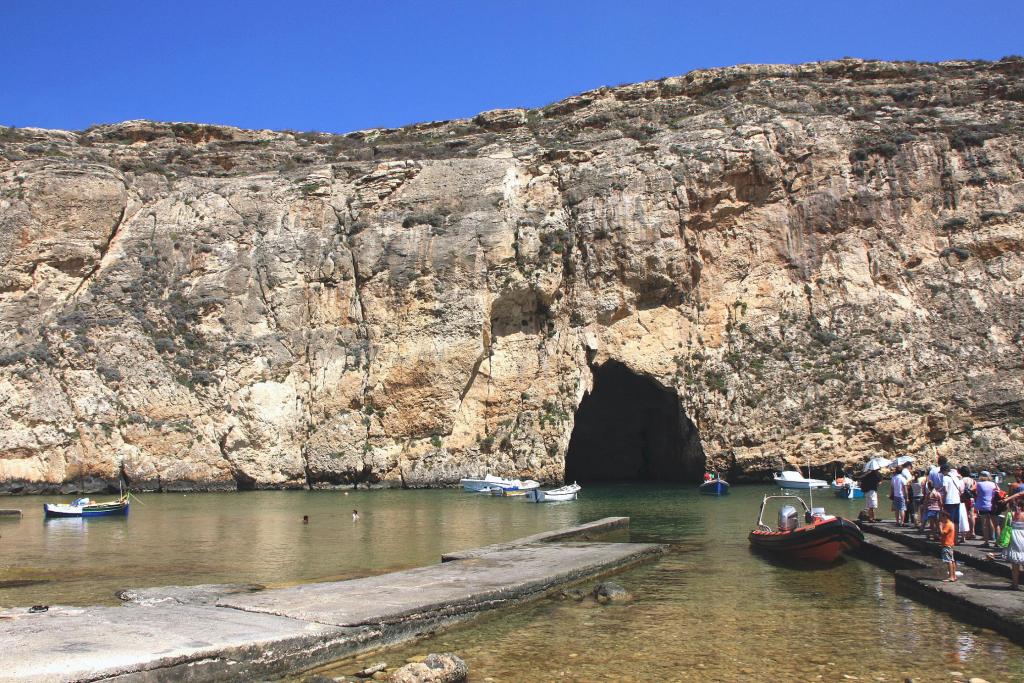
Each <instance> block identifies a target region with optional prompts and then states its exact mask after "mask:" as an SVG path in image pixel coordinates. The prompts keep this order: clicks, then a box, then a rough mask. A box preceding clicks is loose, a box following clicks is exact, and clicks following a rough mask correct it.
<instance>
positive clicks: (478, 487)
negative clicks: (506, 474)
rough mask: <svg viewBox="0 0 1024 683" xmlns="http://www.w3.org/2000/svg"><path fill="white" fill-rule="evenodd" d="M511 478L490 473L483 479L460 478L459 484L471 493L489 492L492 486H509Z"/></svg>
mask: <svg viewBox="0 0 1024 683" xmlns="http://www.w3.org/2000/svg"><path fill="white" fill-rule="evenodd" d="M512 482H513V480H512V479H503V478H501V477H495V476H494V475H492V474H488V475H487V476H485V477H484V478H483V479H460V480H459V484H460V485H461V486H462V488H463V489H464V490H466V491H470V492H472V493H490V491H491V489H492V488H494V487H504V486H510V485H511V484H512Z"/></svg>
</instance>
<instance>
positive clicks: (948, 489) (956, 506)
mask: <svg viewBox="0 0 1024 683" xmlns="http://www.w3.org/2000/svg"><path fill="white" fill-rule="evenodd" d="M939 471H940V472H941V473H942V491H943V495H944V496H945V497H944V499H943V501H942V503H943V505H944V506H945V508H946V513H947V514H949V519H950V521H951V522H953V526H954V528H956V529H957V533H958V534H959V532H960V529H959V526H960V490H961V489H960V480H959V479H958V478H956V477H954V476H953V475H952V472H950V469H949V465H948V464H946V465H943V466H942V467H940V468H939ZM940 519H941V516H940Z"/></svg>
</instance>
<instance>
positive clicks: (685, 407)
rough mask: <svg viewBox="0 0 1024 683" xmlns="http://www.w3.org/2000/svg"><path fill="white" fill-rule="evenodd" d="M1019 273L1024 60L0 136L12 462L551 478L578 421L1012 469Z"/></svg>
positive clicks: (715, 447) (703, 76)
mask: <svg viewBox="0 0 1024 683" xmlns="http://www.w3.org/2000/svg"><path fill="white" fill-rule="evenodd" d="M1022 291H1024V60H1022V59H1019V58H1008V59H1005V60H1002V61H999V62H994V63H987V62H947V63H941V64H918V63H885V62H870V61H861V60H853V59H845V60H841V61H835V62H825V63H815V64H805V65H800V66H739V67H734V68H726V69H715V70H709V71H698V72H693V73H690V74H687V75H685V76H681V77H675V78H667V79H664V80H661V81H656V82H648V83H641V84H637V85H630V86H624V87H617V88H602V89H599V90H595V91H593V92H587V93H584V94H581V95H578V96H575V97H571V98H569V99H567V100H564V101H562V102H558V103H556V104H552V105H550V106H548V107H545V108H543V109H539V110H533V111H526V110H506V111H492V112H485V113H483V114H480V115H479V116H476V117H475V118H473V119H466V120H458V121H449V122H442V123H429V124H421V125H415V126H410V127H408V128H402V129H388V130H383V129H382V130H368V131H360V132H357V133H352V134H348V135H337V136H336V135H327V134H316V133H294V132H272V131H249V130H239V129H234V128H228V127H219V126H207V125H196V124H164V123H153V122H148V121H131V122H126V123H122V124H117V125H109V126H99V127H96V128H91V129H88V130H85V131H82V132H63V131H50V130H39V129H11V128H0V482H2V484H0V487H3V489H4V490H8V491H34V490H43V489H56V488H60V487H61V486H62V485H63V486H64V488H66V489H71V488H74V487H76V486H78V485H79V483H80V482H81V483H84V485H85V486H86V488H93V489H95V488H97V487H101V486H105V485H109V484H110V483H111V482H114V481H116V478H117V477H118V475H119V474H120V473H123V474H124V476H125V477H126V478H127V480H128V481H129V482H130V483H131V485H132V486H133V487H136V488H147V489H148V488H162V489H164V490H175V489H191V488H194V489H219V488H222V489H233V488H254V487H304V486H320V485H331V484H351V483H353V482H367V483H373V482H384V483H391V484H404V485H408V486H419V485H434V484H445V483H451V482H453V481H454V480H456V479H458V478H459V477H460V476H462V475H468V474H478V473H482V472H485V471H490V472H495V473H499V474H509V475H518V476H532V477H535V478H541V479H545V480H559V479H561V478H562V476H563V474H564V471H565V456H566V453H567V451H569V450H571V449H570V448H569V445H570V439H571V438H573V428H574V423H575V421H576V420H577V417H578V416H581V415H584V414H590V415H593V416H594V417H592V418H588V420H590V424H589V425H581V430H579V431H580V433H581V434H582V433H583V432H586V433H587V434H589V435H590V436H589V437H588V436H586V435H581V436H579V439H580V443H585V444H587V445H586V446H579V447H578V448H576V451H578V453H575V454H574V455H573V456H572V457H574V458H578V459H579V460H580V462H577V463H574V465H573V467H574V469H577V470H578V471H580V472H583V473H584V474H585V473H586V458H587V457H589V453H590V452H591V451H594V452H595V453H596V450H600V448H601V444H608V445H607V447H606V451H607V452H604V453H599V454H597V455H595V456H594V457H595V458H598V457H600V458H604V459H605V460H606V461H607V462H606V463H605V464H606V465H609V463H612V461H613V460H614V459H615V457H616V453H621V458H622V459H624V460H625V459H633V460H636V461H637V463H639V464H637V466H636V467H635V468H634V474H637V475H638V476H661V477H665V478H686V477H689V476H692V475H693V474H694V473H695V472H697V471H698V470H699V469H700V468H702V467H703V466H704V458H705V456H706V457H707V459H708V462H709V463H710V466H713V467H716V468H718V469H721V470H723V471H731V473H732V475H733V476H736V477H739V478H743V477H753V478H756V477H759V476H762V475H763V474H764V473H765V472H767V471H769V470H771V469H772V468H776V467H778V466H779V465H781V464H782V462H783V461H784V460H785V461H789V462H793V463H798V462H800V463H802V462H805V461H806V460H807V459H808V458H810V459H811V460H812V461H813V462H814V463H815V464H816V465H820V466H822V467H823V468H828V467H829V466H830V465H831V464H832V463H836V462H844V461H847V460H856V459H859V458H863V457H865V456H867V455H869V454H871V453H874V452H877V451H886V452H889V453H893V452H897V451H898V452H904V451H909V452H911V453H917V454H920V455H922V456H930V454H931V453H932V448H933V447H934V448H935V449H937V450H938V452H940V453H948V454H950V455H951V456H953V458H954V460H956V461H967V462H972V463H979V464H984V465H989V464H991V463H993V462H1000V463H1003V464H1004V465H1005V464H1008V463H1009V462H1011V461H1019V460H1020V459H1021V457H1022V454H1024V427H1022V426H1024V417H1022V400H1024V383H1022V378H1024V377H1022V376H1024V372H1022V359H1021V353H1022V347H1024V327H1022V320H1021V301H1022V299H1021V294H1022ZM609 361H614V363H610V364H609V363H608V362H609ZM602 368H618V369H617V370H616V372H615V373H610V374H609V379H608V380H607V386H608V387H609V388H608V389H607V390H602V391H603V392H604V394H605V396H604V398H603V399H601V400H603V401H604V403H603V404H602V406H597V407H593V408H588V409H587V410H582V409H580V404H581V402H582V401H584V399H585V397H587V400H590V398H593V399H594V401H597V400H598V393H599V392H597V393H594V394H593V396H592V397H590V396H588V392H591V390H592V389H593V386H594V380H595V376H598V377H599V378H600V375H599V373H600V372H601V369H602ZM613 374H614V377H613V376H612V375H613ZM616 377H617V378H618V379H616ZM630 377H632V380H631V379H630ZM633 380H635V381H633ZM602 381H604V380H602V379H599V384H600V383H601V382H602ZM641 385H642V386H641ZM645 387H646V388H645ZM634 391H635V392H640V393H629V392H634ZM645 391H647V392H653V393H650V395H651V396H656V395H657V396H659V397H660V398H657V399H656V400H657V401H662V403H659V404H658V405H659V406H660V407H659V408H658V411H660V412H659V413H658V414H659V415H660V417H659V418H658V420H659V422H658V423H657V424H655V423H654V422H653V421H651V420H648V419H647V418H645V417H644V415H646V414H647V413H651V414H653V413H654V412H657V411H655V410H654V409H653V408H652V409H651V410H649V411H648V410H646V409H644V410H638V409H636V408H637V405H639V403H637V402H638V401H641V399H640V398H636V397H642V396H646V395H647V394H643V392H645ZM620 392H623V393H620ZM659 392H660V393H659ZM663 399H664V401H663ZM616 400H619V401H620V404H619V406H620V408H621V412H622V414H623V416H624V417H623V425H622V426H621V429H619V432H616V431H615V430H616V428H617V425H616V424H615V415H616V414H617V410H618V409H617V408H616V405H617V404H616V403H615V401H616ZM643 400H646V399H643ZM651 400H652V401H654V400H655V399H653V398H652V399H651ZM665 401H667V403H666V402H665ZM651 405H652V406H653V405H654V404H653V403H652V404H651ZM666 411H667V412H666ZM673 411H674V414H675V416H676V417H675V418H672V419H668V418H665V416H666V415H668V416H669V417H671V415H672V414H673ZM627 413H628V416H627ZM581 419H582V418H581ZM673 419H674V423H673ZM645 420H646V421H645ZM626 423H629V424H626ZM673 424H674V426H673ZM659 425H660V426H659ZM665 425H668V426H665ZM595 429H598V431H597V432H595V431H594V430H595ZM601 429H603V430H604V431H603V432H601V431H600V430H601ZM673 430H674V431H673ZM626 431H628V432H629V434H626ZM655 432H657V433H655ZM601 434H605V435H608V434H611V435H614V436H615V438H616V439H617V438H618V437H620V436H621V437H622V439H621V441H616V440H614V439H613V440H612V441H609V440H608V438H609V437H607V436H601ZM630 435H632V436H630ZM634 437H635V438H634ZM588 439H589V440H588ZM652 439H653V441H652ZM655 441H657V442H658V443H661V446H658V445H657V444H654V445H652V444H653V443H654V442H655ZM613 446H614V447H613ZM658 448H661V449H662V451H663V452H662V451H659V452H661V456H658V457H662V456H664V458H668V460H665V462H667V463H668V464H664V463H663V464H662V465H658V464H657V463H655V462H654V460H651V458H652V457H653V456H651V455H650V453H651V452H652V450H651V449H655V450H657V449H658ZM666 454H667V455H666ZM645 458H646V459H647V460H645ZM673 458H674V459H675V460H673ZM648 460H650V462H648ZM641 461H643V462H641ZM669 461H672V462H669ZM652 463H653V464H652ZM612 464H613V463H612ZM609 466H610V465H609ZM614 474H615V473H614V472H613V473H612V476H614Z"/></svg>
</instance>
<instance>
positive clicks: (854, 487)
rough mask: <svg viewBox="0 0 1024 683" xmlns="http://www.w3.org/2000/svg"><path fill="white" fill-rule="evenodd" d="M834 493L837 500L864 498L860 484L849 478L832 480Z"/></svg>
mask: <svg viewBox="0 0 1024 683" xmlns="http://www.w3.org/2000/svg"><path fill="white" fill-rule="evenodd" d="M831 486H832V493H834V494H835V496H836V498H850V499H853V498H863V497H864V492H863V491H861V489H860V484H859V483H858V482H857V481H855V480H853V479H851V478H849V477H836V478H835V479H833V480H832V485H831Z"/></svg>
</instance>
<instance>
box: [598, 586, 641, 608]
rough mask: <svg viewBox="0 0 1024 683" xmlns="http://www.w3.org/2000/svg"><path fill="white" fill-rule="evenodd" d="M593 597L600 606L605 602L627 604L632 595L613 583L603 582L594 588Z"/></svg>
mask: <svg viewBox="0 0 1024 683" xmlns="http://www.w3.org/2000/svg"><path fill="white" fill-rule="evenodd" d="M594 597H595V598H597V601H598V602H600V603H602V604H604V603H607V602H628V601H630V600H632V599H633V595H632V594H631V593H630V592H629V591H627V590H626V589H625V588H623V587H622V586H620V585H619V584H617V583H615V582H614V581H604V582H603V583H599V584H597V587H596V588H594Z"/></svg>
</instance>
